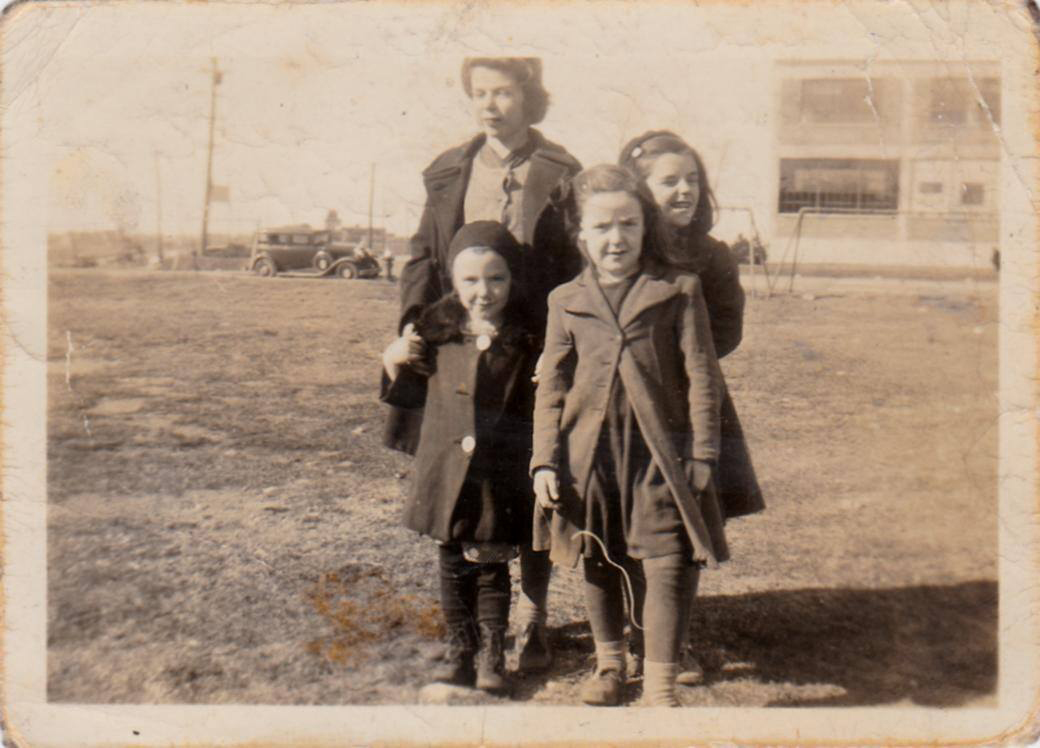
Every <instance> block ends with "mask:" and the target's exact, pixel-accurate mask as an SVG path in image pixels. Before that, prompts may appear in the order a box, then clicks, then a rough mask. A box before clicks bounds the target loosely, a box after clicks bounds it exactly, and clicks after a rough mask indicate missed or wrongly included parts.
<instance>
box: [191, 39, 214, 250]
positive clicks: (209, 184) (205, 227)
mask: <svg viewBox="0 0 1040 748" xmlns="http://www.w3.org/2000/svg"><path fill="white" fill-rule="evenodd" d="M210 68H211V70H212V72H213V83H212V86H211V87H210V95H209V148H208V150H207V152H206V196H205V199H204V202H203V204H202V244H201V246H200V247H199V251H200V252H205V251H206V243H207V240H208V238H209V237H208V234H209V199H210V194H211V193H212V191H213V125H214V123H215V122H216V118H217V86H218V85H219V84H220V79H221V73H220V71H219V70H218V69H217V58H216V57H213V58H211V59H210ZM196 255H197V253H196V252H192V253H191V259H192V262H191V264H192V267H193V268H194V269H195V270H198V261H197V259H196Z"/></svg>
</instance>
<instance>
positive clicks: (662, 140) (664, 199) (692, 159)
mask: <svg viewBox="0 0 1040 748" xmlns="http://www.w3.org/2000/svg"><path fill="white" fill-rule="evenodd" d="M618 163H619V164H621V165H622V166H624V167H626V168H628V169H629V170H630V171H632V172H633V173H635V174H636V175H637V176H638V177H639V178H640V179H641V180H642V183H643V186H645V187H646V188H647V191H648V193H649V194H650V195H651V196H652V197H653V199H654V202H655V203H656V205H657V208H658V210H659V212H660V217H661V219H662V220H661V222H660V224H661V226H662V227H663V229H664V233H665V235H666V236H665V238H666V239H667V241H666V242H664V255H665V260H666V261H667V262H669V263H670V264H671V265H673V266H674V267H677V268H679V269H682V270H684V271H686V272H691V273H696V274H697V276H698V277H700V279H701V288H702V291H703V293H704V301H705V304H706V305H707V307H708V316H709V318H710V323H711V335H712V341H713V342H714V344H715V351H716V354H717V356H718V357H719V358H720V359H721V358H723V357H724V356H726V355H727V354H729V353H732V352H733V351H734V350H735V349H736V348H737V346H738V345H740V340H741V336H742V334H743V325H744V289H743V288H742V287H741V285H740V272H739V270H738V267H737V262H736V259H735V258H734V257H733V254H732V253H731V252H730V251H729V248H728V247H727V246H726V245H725V244H724V243H723V242H720V241H718V240H717V239H714V238H712V237H711V236H710V235H709V234H708V232H709V231H711V228H712V225H713V224H714V220H715V196H714V195H713V194H712V191H711V187H710V186H709V185H708V174H707V172H706V171H705V169H704V162H703V161H702V160H701V157H700V155H699V154H698V153H697V152H696V151H695V150H694V149H693V148H691V147H690V145H689V144H687V143H686V142H685V141H684V140H683V139H682V138H680V137H679V136H678V135H676V134H675V133H672V132H669V131H668V130H651V131H649V132H646V133H643V134H642V135H640V136H639V137H637V138H633V139H632V140H630V141H629V142H628V143H627V144H626V145H625V147H624V148H623V149H622V150H621V156H620V157H619V159H618ZM720 417H721V444H720V449H719V461H718V471H717V473H716V475H715V481H716V488H717V492H718V497H719V502H720V504H721V505H722V510H723V512H724V514H725V516H726V517H727V518H729V517H738V516H741V515H746V514H753V513H755V512H759V511H762V509H763V508H764V507H765V504H764V502H763V500H762V490H761V488H759V485H758V479H757V478H756V476H755V469H754V467H753V466H752V464H751V455H750V453H749V452H748V447H747V441H746V440H745V438H744V432H743V429H742V428H741V426H740V419H739V418H738V417H737V411H736V408H735V407H734V405H733V398H732V397H730V395H729V392H728V391H725V392H724V396H723V400H722V407H721V416H720ZM639 581H640V580H637V585H636V586H637V589H636V595H637V603H636V607H637V612H639V614H640V617H641V605H640V604H639V602H638V599H639V597H640V595H641V591H640V589H639V588H640V587H641V585H640V584H639V583H638V582H639ZM687 633H688V632H687ZM633 638H634V642H633V649H634V650H635V653H636V655H637V657H638V656H641V654H642V651H641V650H642V641H641V637H640V636H639V635H638V633H636V635H635V636H634V637H633ZM684 654H685V653H684ZM700 679H701V673H700V668H699V666H698V665H697V664H696V663H694V662H693V661H692V660H690V659H689V658H688V657H684V663H683V670H682V672H681V673H680V675H679V679H678V682H679V683H682V684H686V685H693V684H695V683H697V682H699V681H700Z"/></svg>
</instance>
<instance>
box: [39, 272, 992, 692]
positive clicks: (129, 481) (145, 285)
mask: <svg viewBox="0 0 1040 748" xmlns="http://www.w3.org/2000/svg"><path fill="white" fill-rule="evenodd" d="M899 288H900V291H899V292H898V293H893V292H892V289H891V287H889V286H888V285H886V284H885V283H884V282H878V283H877V284H876V291H863V290H862V289H861V288H857V289H856V290H855V291H849V290H846V291H841V290H840V288H839V287H838V286H836V289H838V292H836V293H832V294H820V293H816V294H815V295H814V298H812V299H808V300H807V299H803V298H800V297H775V298H772V299H768V300H766V299H757V300H755V301H754V302H753V303H752V304H751V305H750V307H749V310H748V317H747V334H746V337H745V341H744V344H743V345H742V347H741V348H740V349H739V350H738V351H737V352H736V353H734V354H733V355H732V356H730V357H729V358H727V359H726V361H725V362H724V369H725V370H726V374H727V379H728V382H729V385H730V388H731V390H732V391H733V394H734V398H735V400H736V403H737V407H738V410H739V411H740V413H741V416H742V419H743V421H744V424H745V428H746V431H747V432H748V435H749V439H750V441H751V445H752V450H753V456H754V458H755V463H756V466H757V468H758V470H759V474H760V478H761V480H762V483H763V487H764V489H765V491H766V498H767V502H768V504H769V506H768V509H767V511H766V512H765V513H763V514H760V515H757V516H754V517H749V518H744V519H740V520H736V521H734V522H732V523H731V524H730V526H729V528H728V532H729V535H730V540H731V545H732V548H733V553H734V560H733V561H731V562H730V563H728V564H727V565H726V566H725V567H724V568H723V569H721V570H719V571H717V572H712V573H708V574H705V575H704V578H703V581H702V584H701V598H700V603H699V606H698V610H697V613H696V617H695V623H694V625H695V635H694V638H693V641H694V646H695V648H696V651H697V654H698V657H700V658H701V660H702V662H703V663H704V665H705V668H706V671H707V680H706V683H705V685H703V686H702V687H700V688H695V689H685V690H684V695H683V698H684V699H685V700H686V702H687V703H690V704H717V705H724V704H738V705H767V704H777V705H792V704H835V705H852V704H880V703H895V702H902V701H908V702H910V703H918V704H928V705H943V706H956V705H958V704H965V703H976V702H978V701H979V700H980V699H986V698H988V697H989V694H991V692H992V689H993V686H994V678H995V673H996V594H997V592H996V584H995V582H994V581H993V580H995V579H996V486H995V466H996V465H995V454H996V414H997V409H996V399H995V389H996V342H995V341H996V302H995V289H993V288H992V287H990V286H987V285H985V284H980V285H978V286H975V287H965V288H964V289H963V290H953V291H949V292H947V291H944V292H943V293H942V294H941V295H937V294H935V293H934V292H928V291H924V290H922V291H921V292H920V293H913V292H908V291H907V290H906V285H905V284H901V285H900V286H899ZM395 316H396V290H395V289H394V288H393V287H392V286H391V285H390V284H387V283H385V282H383V281H354V282H343V281H335V280H289V279H259V278H254V277H250V276H245V275H231V274H218V273H208V274H192V273H146V272H133V271H111V272H109V271H75V272H66V271H59V272H55V273H53V274H52V278H51V295H50V310H49V325H50V350H49V362H50V368H49V399H50V403H49V415H48V429H49V442H48V462H49V465H48V468H49V474H48V481H49V502H50V511H49V520H48V522H49V525H48V527H49V538H48V564H49V567H48V568H49V576H48V585H49V588H48V593H49V597H48V605H49V628H48V643H49V662H48V670H49V696H50V698H51V699H52V700H57V701H81V702H109V701H111V702H212V703H219V702H252V703H393V702H413V701H415V699H416V698H417V691H418V688H419V687H420V686H421V685H423V683H424V672H425V670H426V664H427V659H428V658H429V657H430V656H431V655H433V654H435V653H436V651H437V646H438V645H437V644H436V638H437V634H438V628H439V621H438V617H437V608H436V599H437V596H436V588H437V586H436V573H435V568H436V567H435V561H434V559H435V555H434V548H433V545H432V543H430V542H429V541H426V540H423V539H420V538H418V537H416V536H415V535H413V534H411V533H409V532H407V531H405V530H404V529H403V528H401V527H400V526H399V513H400V508H401V504H402V501H403V497H404V495H405V492H406V491H407V488H408V471H409V468H410V464H409V459H408V458H406V457H404V456H402V455H398V454H396V453H393V452H389V451H387V450H385V449H383V448H382V447H381V446H380V443H379V436H380V429H381V424H382V410H381V407H380V406H379V405H378V403H377V402H376V383H377V377H378V354H379V352H380V351H381V349H382V347H383V346H384V345H385V343H386V342H387V339H388V336H389V335H390V334H391V332H392V330H393V328H394V322H395ZM70 343H71V347H70ZM67 364H68V366H67ZM550 602H551V608H552V611H551V621H550V622H551V624H552V625H553V627H554V636H555V639H556V642H557V645H558V648H559V657H558V662H557V666H556V667H555V668H554V670H553V671H552V672H551V673H549V674H548V675H546V676H542V677H539V678H532V679H529V680H527V681H525V682H523V683H521V684H519V686H518V689H517V695H516V698H522V699H526V700H532V701H534V702H537V703H577V686H578V683H579V682H580V679H581V678H582V677H583V676H584V675H585V674H586V673H587V672H588V657H589V654H590V653H591V650H592V645H591V640H590V638H589V635H588V629H587V625H586V624H584V623H583V618H584V613H583V604H582V598H581V586H580V580H579V578H578V576H577V574H576V573H574V572H573V571H570V570H566V569H561V570H558V571H557V573H556V575H555V577H554V582H553V588H552V594H551V599H550ZM637 695H638V687H637V686H634V688H633V692H632V694H630V696H631V697H632V698H635V697H636V696H637Z"/></svg>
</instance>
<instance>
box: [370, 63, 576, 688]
mask: <svg viewBox="0 0 1040 748" xmlns="http://www.w3.org/2000/svg"><path fill="white" fill-rule="evenodd" d="M462 87H463V90H464V91H465V92H466V95H467V96H468V97H469V99H470V101H471V103H472V105H473V114H474V116H475V118H476V120H477V123H478V124H479V126H480V129H481V132H480V134H479V135H477V136H476V137H474V138H472V139H471V140H470V141H468V142H467V143H464V144H463V145H460V146H458V147H456V148H452V149H450V150H448V151H446V152H444V153H442V154H441V155H440V156H438V157H437V158H436V159H434V161H433V163H431V164H430V165H429V167H427V168H426V170H425V171H424V172H423V181H424V182H425V185H426V205H425V207H424V209H423V214H422V219H421V220H420V223H419V230H418V231H417V232H416V234H415V236H413V237H412V240H411V258H410V259H409V260H408V263H407V264H406V265H405V266H404V268H403V269H402V271H401V317H400V322H399V329H403V328H404V327H405V325H407V324H408V323H409V322H413V321H415V320H416V319H418V317H419V315H420V314H422V312H423V310H424V309H425V308H427V307H428V306H429V305H430V304H433V303H434V302H436V301H437V300H438V299H440V298H441V297H442V296H443V295H444V294H445V293H447V292H448V291H450V290H451V282H450V280H451V268H450V265H449V264H448V262H447V254H448V247H449V243H450V242H451V238H452V236H454V235H455V232H456V231H458V230H459V228H461V227H462V225H463V224H464V223H472V222H473V221H483V220H491V221H498V222H500V223H502V224H503V225H505V226H506V227H507V228H508V229H509V231H510V233H512V234H513V237H514V238H515V239H516V240H517V241H518V242H519V244H520V245H521V246H522V253H521V267H520V270H519V274H520V281H521V282H522V283H523V286H524V289H525V299H526V301H525V303H524V308H523V310H522V311H523V315H522V317H523V321H524V324H525V327H526V328H527V330H528V331H529V332H531V333H532V334H533V335H534V336H535V337H536V338H537V339H538V340H539V341H540V340H541V338H542V337H543V336H544V334H545V317H546V301H545V300H546V297H547V296H548V295H549V292H550V291H552V289H554V288H555V287H556V286H558V285H559V284H561V283H564V282H565V281H568V280H570V279H571V278H573V277H574V276H575V275H576V274H577V273H578V271H579V270H580V269H581V256H580V254H579V253H578V251H577V249H576V248H575V247H574V246H573V245H572V244H571V242H570V239H569V236H568V233H567V229H566V226H565V222H564V204H565V202H566V195H567V192H566V186H567V183H568V182H569V180H570V178H571V177H573V176H574V175H575V174H577V173H578V172H579V171H580V170H581V165H580V164H579V163H578V162H577V160H575V158H574V157H573V156H571V155H570V154H569V153H568V152H567V151H566V149H564V148H563V147H562V146H559V145H557V144H555V143H552V142H550V141H549V140H547V139H546V138H545V137H543V136H542V134H541V133H539V132H538V131H537V130H535V129H534V128H533V127H532V126H533V125H536V124H538V123H539V122H541V121H542V119H543V118H544V117H545V113H546V111H547V109H548V107H549V94H548V92H546V90H545V88H544V87H543V86H542V65H541V61H540V60H539V59H537V58H529V57H474V58H467V59H466V60H465V61H464V62H463V65H462ZM539 344H540V342H539ZM421 423H422V410H421V409H405V408H395V409H392V410H391V413H390V416H389V419H388V422H387V430H386V435H385V443H386V444H387V446H389V447H391V448H394V449H399V450H402V451H406V452H414V451H415V447H416V444H417V442H418V438H419V430H420V427H421ZM551 568H552V567H551V565H550V563H549V555H548V553H545V552H537V553H536V552H534V551H532V549H531V548H530V546H525V547H524V548H522V549H521V552H520V577H521V579H520V600H519V604H518V606H517V611H516V619H517V626H518V634H517V649H518V651H519V668H520V670H522V671H525V670H539V669H544V668H546V667H548V666H549V664H550V662H551V652H550V650H549V641H548V637H547V635H546V627H545V622H546V616H547V611H546V598H547V596H548V592H549V575H550V571H551Z"/></svg>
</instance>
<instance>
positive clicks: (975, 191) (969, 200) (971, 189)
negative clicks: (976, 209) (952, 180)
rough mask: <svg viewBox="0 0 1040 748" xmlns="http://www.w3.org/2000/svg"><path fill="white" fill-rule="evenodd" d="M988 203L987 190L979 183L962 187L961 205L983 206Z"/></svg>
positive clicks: (966, 183) (969, 183)
mask: <svg viewBox="0 0 1040 748" xmlns="http://www.w3.org/2000/svg"><path fill="white" fill-rule="evenodd" d="M985 201H986V188H985V187H984V186H983V185H981V184H979V183H978V182H965V183H964V184H962V185H961V205H982V204H983V203H984V202H985Z"/></svg>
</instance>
